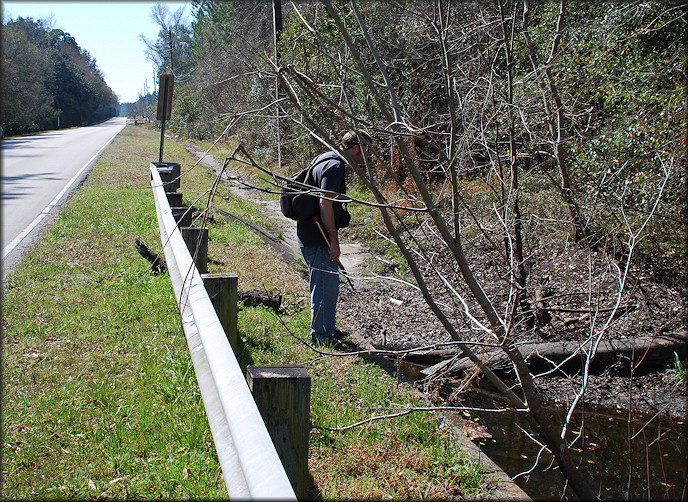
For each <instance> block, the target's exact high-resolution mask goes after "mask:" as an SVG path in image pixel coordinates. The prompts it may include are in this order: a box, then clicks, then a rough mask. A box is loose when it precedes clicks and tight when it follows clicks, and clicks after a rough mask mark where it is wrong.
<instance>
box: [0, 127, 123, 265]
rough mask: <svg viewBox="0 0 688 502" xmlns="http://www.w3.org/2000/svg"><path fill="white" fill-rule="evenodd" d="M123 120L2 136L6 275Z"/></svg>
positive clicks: (86, 171) (49, 220) (3, 254)
mask: <svg viewBox="0 0 688 502" xmlns="http://www.w3.org/2000/svg"><path fill="white" fill-rule="evenodd" d="M125 125H126V118H125V117H115V118H112V119H110V120H108V121H107V122H104V123H102V124H98V125H94V126H88V127H79V128H76V129H64V130H61V131H50V132H46V133H42V134H36V135H33V136H21V137H16V138H6V139H4V140H2V219H1V220H0V221H1V222H2V234H1V242H2V276H3V278H4V277H5V276H6V274H7V272H9V271H10V270H11V269H12V268H13V267H14V266H15V265H16V264H17V263H18V262H19V260H20V259H21V256H22V255H23V254H24V252H25V251H26V250H27V249H28V248H29V247H30V246H31V245H32V244H33V243H35V242H36V241H37V239H38V238H40V235H41V234H42V232H43V230H44V229H45V228H46V226H47V225H49V224H50V223H51V222H52V221H53V219H54V217H55V215H56V214H57V212H58V211H59V209H60V207H61V205H62V204H63V203H64V202H65V200H66V199H67V197H68V195H69V192H70V190H71V189H73V188H74V187H76V186H78V185H79V183H80V182H81V180H82V179H83V178H84V177H85V176H86V175H87V174H88V171H89V170H90V169H91V167H92V166H93V165H94V164H95V162H96V161H97V160H98V157H100V155H101V154H102V152H103V150H105V147H107V146H108V145H109V144H110V143H111V142H112V140H114V138H115V136H117V134H119V132H120V131H121V130H122V129H123V128H124V126H125Z"/></svg>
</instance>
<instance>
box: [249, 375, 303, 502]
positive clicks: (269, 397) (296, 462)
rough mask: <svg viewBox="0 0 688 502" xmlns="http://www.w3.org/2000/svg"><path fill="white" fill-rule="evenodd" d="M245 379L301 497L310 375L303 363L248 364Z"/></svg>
mask: <svg viewBox="0 0 688 502" xmlns="http://www.w3.org/2000/svg"><path fill="white" fill-rule="evenodd" d="M246 380H247V381H248V386H249V388H250V389H251V392H252V393H253V399H254V400H255V402H256V406H257V407H258V411H260V415H261V417H263V422H265V427H267V429H268V432H269V433H270V438H271V439H272V443H273V444H274V445H275V449H276V450H277V454H278V455H279V458H280V460H282V465H283V466H284V470H285V472H286V473H287V477H288V478H289V481H290V482H291V485H292V488H293V489H294V493H295V494H296V496H297V498H298V499H299V500H307V499H308V498H309V496H308V437H309V435H310V401H311V377H310V375H309V374H308V371H306V369H305V368H304V367H303V366H300V365H294V366H249V367H248V368H246Z"/></svg>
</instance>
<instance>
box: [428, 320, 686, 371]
mask: <svg viewBox="0 0 688 502" xmlns="http://www.w3.org/2000/svg"><path fill="white" fill-rule="evenodd" d="M687 341H688V332H686V331H681V332H676V333H664V334H659V335H657V336H654V337H650V336H648V337H638V338H633V339H625V340H603V341H602V342H600V346H599V348H598V350H597V353H596V354H595V358H594V359H593V362H592V365H591V368H593V369H600V368H605V367H608V366H611V365H613V364H616V363H620V364H623V365H624V366H628V365H629V364H630V362H631V361H633V362H634V363H635V364H637V363H639V362H641V361H642V363H641V364H642V367H643V368H648V367H656V366H660V367H661V366H664V365H666V364H668V363H670V362H671V361H672V360H673V354H674V352H675V353H676V354H678V356H679V358H681V359H682V360H685V359H686V355H687V349H686V342H687ZM587 347H589V345H588V346H587ZM587 347H586V348H587ZM579 348H580V344H579V342H576V341H565V342H556V343H535V344H524V345H521V346H520V347H519V350H520V351H521V353H522V354H523V358H524V359H525V360H526V362H527V363H528V367H529V368H530V369H531V371H547V370H549V369H551V368H552V367H553V364H557V363H561V362H562V361H564V360H565V359H567V358H568V357H569V356H571V354H573V353H575V352H576V351H577V350H578V349H579ZM584 359H585V354H581V355H579V356H577V357H572V358H571V359H570V360H569V361H567V362H566V364H565V365H564V366H563V367H562V369H563V370H572V369H576V368H580V367H581V363H582V362H583V361H584ZM448 366H450V367H449V368H447V367H448ZM472 367H473V363H472V362H471V361H470V360H469V359H468V358H461V359H459V360H457V361H456V362H455V363H454V364H451V365H450V364H449V362H448V361H447V360H445V361H442V362H440V363H438V364H436V365H434V366H430V367H428V368H426V369H424V370H422V371H421V373H422V374H423V375H424V376H432V375H435V374H437V373H438V372H439V371H442V370H446V371H448V373H450V374H455V373H460V372H463V371H466V370H468V369H470V368H472ZM490 368H492V369H493V370H494V371H498V370H507V369H510V368H511V365H510V364H509V361H508V360H507V359H506V358H505V357H503V356H500V355H499V354H498V353H495V354H494V360H493V362H492V363H491V364H490Z"/></svg>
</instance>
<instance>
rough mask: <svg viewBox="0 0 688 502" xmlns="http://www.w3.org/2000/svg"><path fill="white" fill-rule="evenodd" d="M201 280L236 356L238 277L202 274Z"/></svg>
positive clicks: (234, 275)
mask: <svg viewBox="0 0 688 502" xmlns="http://www.w3.org/2000/svg"><path fill="white" fill-rule="evenodd" d="M201 278H202V279H203V284H204V285H205V289H206V291H207V292H208V296H209V297H210V301H211V302H212V304H213V307H215V312H217V317H218V318H219V319H220V324H222V328H223V329H224V330H225V335H226V336H227V340H229V344H230V345H231V346H232V350H234V353H235V354H236V353H237V344H238V336H237V315H238V312H239V311H238V308H237V301H238V296H239V293H238V284H239V277H238V276H237V275H236V274H202V275H201Z"/></svg>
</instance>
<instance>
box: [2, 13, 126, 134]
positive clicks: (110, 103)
mask: <svg viewBox="0 0 688 502" xmlns="http://www.w3.org/2000/svg"><path fill="white" fill-rule="evenodd" d="M117 104H118V98H117V95H116V94H115V93H114V92H113V91H112V89H110V87H108V85H107V84H106V83H105V80H104V78H103V75H102V73H101V72H100V70H99V69H98V67H97V65H96V60H95V58H93V57H91V55H90V54H89V52H88V51H87V50H85V49H82V48H81V47H79V45H78V44H77V42H76V40H75V39H74V37H72V36H71V35H70V34H69V33H65V32H64V31H62V30H60V29H52V28H51V27H49V26H47V25H46V23H45V22H44V21H43V20H38V21H34V20H33V19H32V18H30V17H29V18H26V19H25V18H22V17H18V18H17V19H16V20H10V21H8V22H6V23H5V24H4V25H3V27H2V109H1V112H0V113H1V115H0V123H1V124H2V128H3V134H4V135H6V136H7V135H15V134H24V133H29V132H33V131H40V130H45V129H55V128H57V127H72V126H77V125H82V124H87V123H93V122H98V121H101V120H104V119H107V118H109V117H113V116H115V115H116V114H117Z"/></svg>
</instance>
